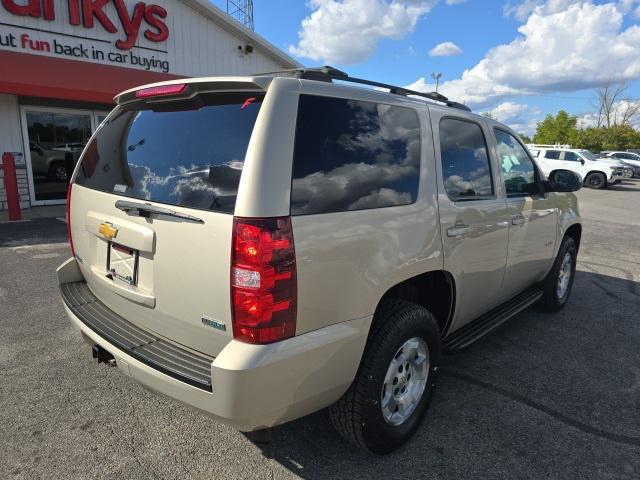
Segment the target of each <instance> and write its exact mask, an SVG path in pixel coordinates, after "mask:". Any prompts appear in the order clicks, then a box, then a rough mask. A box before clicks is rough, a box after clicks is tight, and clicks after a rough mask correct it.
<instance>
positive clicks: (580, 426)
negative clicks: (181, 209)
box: [439, 367, 640, 447]
mask: <svg viewBox="0 0 640 480" xmlns="http://www.w3.org/2000/svg"><path fill="white" fill-rule="evenodd" d="M439 372H440V373H444V374H445V375H449V376H450V377H454V378H457V379H459V380H464V381H466V382H469V383H472V384H473V385H476V386H478V387H481V388H484V389H485V390H489V391H491V392H494V393H497V394H498V395H502V396H503V397H507V398H509V399H511V400H513V401H515V402H518V403H520V404H522V405H525V406H527V407H529V408H533V409H534V410H537V411H539V412H542V413H544V414H546V415H549V416H550V417H553V418H555V419H556V420H558V421H559V422H562V423H564V424H565V425H568V426H570V427H573V428H575V429H577V430H580V431H581V432H584V433H588V434H590V435H594V436H596V437H600V438H602V439H605V440H610V441H612V442H616V443H621V444H624V445H631V446H633V447H640V437H632V436H629V435H623V434H619V433H614V432H608V431H606V430H601V429H599V428H597V427H594V426H592V425H589V424H587V423H584V422H581V421H580V420H577V419H575V418H571V417H568V416H566V415H565V414H563V413H561V412H558V411H556V410H554V409H552V408H550V407H547V406H546V405H544V404H542V403H540V402H536V401H535V400H531V399H530V398H527V397H525V396H523V395H519V394H517V393H515V392H511V391H509V390H506V389H504V388H501V387H498V386H496V385H493V384H491V383H488V382H485V381H482V380H478V379H476V378H473V377H471V376H469V375H466V374H464V373H458V372H454V371H452V370H449V369H447V368H442V367H441V368H440V369H439Z"/></svg>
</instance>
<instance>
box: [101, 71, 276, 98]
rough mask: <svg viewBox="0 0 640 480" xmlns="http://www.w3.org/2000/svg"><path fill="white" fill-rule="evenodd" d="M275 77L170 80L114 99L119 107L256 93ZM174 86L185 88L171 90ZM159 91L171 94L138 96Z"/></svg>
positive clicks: (144, 86)
mask: <svg viewBox="0 0 640 480" xmlns="http://www.w3.org/2000/svg"><path fill="white" fill-rule="evenodd" d="M272 81H273V77H266V76H259V77H205V78H189V79H184V80H170V81H167V82H158V83H151V84H148V85H142V86H140V87H136V88H132V89H130V90H126V91H124V92H122V93H119V94H118V95H116V96H115V97H114V98H113V99H114V101H115V102H116V103H117V104H118V105H131V104H135V103H154V104H159V103H166V102H170V101H173V100H176V99H181V100H188V99H190V98H193V97H195V96H196V95H198V94H200V93H202V92H216V91H222V92H225V93H227V92H228V93H233V92H255V91H266V90H267V88H269V84H270V83H271V82H272ZM172 86H175V87H179V86H183V88H175V89H171V87H172ZM151 89H157V91H159V92H161V91H163V90H164V91H168V92H170V93H160V94H158V95H148V96H145V97H144V98H140V97H138V96H137V95H136V93H137V92H139V91H141V90H151Z"/></svg>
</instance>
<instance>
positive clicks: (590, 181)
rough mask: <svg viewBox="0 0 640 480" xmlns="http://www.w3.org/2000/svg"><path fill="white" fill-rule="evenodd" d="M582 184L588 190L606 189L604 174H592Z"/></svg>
mask: <svg viewBox="0 0 640 480" xmlns="http://www.w3.org/2000/svg"><path fill="white" fill-rule="evenodd" d="M584 183H585V184H586V185H587V186H588V187H589V188H595V189H597V190H601V189H603V188H607V177H605V175H604V173H600V172H592V173H590V174H589V175H587V178H585V179H584Z"/></svg>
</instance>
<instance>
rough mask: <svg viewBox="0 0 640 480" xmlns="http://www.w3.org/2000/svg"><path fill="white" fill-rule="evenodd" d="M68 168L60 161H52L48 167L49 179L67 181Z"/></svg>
mask: <svg viewBox="0 0 640 480" xmlns="http://www.w3.org/2000/svg"><path fill="white" fill-rule="evenodd" d="M70 175H71V173H70V172H69V168H68V167H67V166H66V165H65V164H64V162H62V161H57V162H53V163H52V164H51V166H50V167H49V179H50V180H53V181H57V182H67V181H68V180H69V176H70Z"/></svg>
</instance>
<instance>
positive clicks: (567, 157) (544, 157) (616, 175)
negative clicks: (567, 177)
mask: <svg viewBox="0 0 640 480" xmlns="http://www.w3.org/2000/svg"><path fill="white" fill-rule="evenodd" d="M528 148H529V151H530V152H531V154H532V155H533V156H534V157H535V158H536V161H537V162H538V165H540V168H541V169H542V171H543V172H544V174H545V175H549V174H550V173H551V172H552V171H554V170H556V169H558V168H561V169H566V170H571V171H573V172H575V173H577V174H578V175H579V176H580V177H581V178H582V179H583V181H584V184H585V185H586V186H588V187H591V188H607V186H608V185H611V184H613V183H616V182H618V181H620V180H622V179H624V178H629V177H630V176H632V175H633V173H632V171H631V170H630V169H628V170H627V171H625V168H624V165H623V164H622V163H620V161H618V160H615V159H598V158H597V157H596V156H595V155H594V154H593V153H591V152H590V151H589V150H583V149H574V148H570V147H569V146H566V145H536V144H529V145H528Z"/></svg>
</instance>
